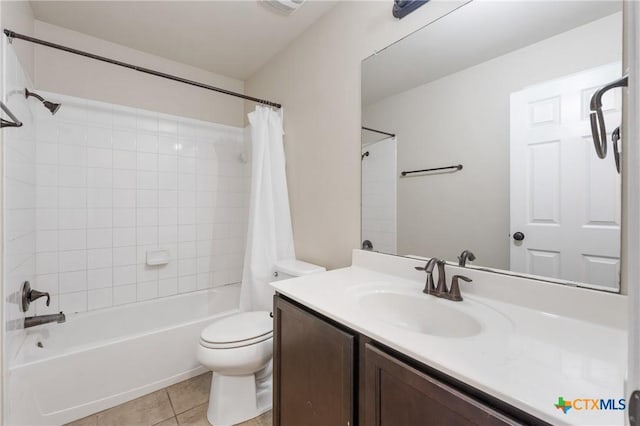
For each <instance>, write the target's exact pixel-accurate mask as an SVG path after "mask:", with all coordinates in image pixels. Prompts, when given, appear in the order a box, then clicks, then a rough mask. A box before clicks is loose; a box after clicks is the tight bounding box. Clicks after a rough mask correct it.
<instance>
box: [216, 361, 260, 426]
mask: <svg viewBox="0 0 640 426" xmlns="http://www.w3.org/2000/svg"><path fill="white" fill-rule="evenodd" d="M259 373H261V372H259ZM259 373H258V374H251V375H246V376H224V375H222V374H218V373H216V372H214V373H213V377H212V378H211V394H210V395H209V408H208V410H207V419H208V420H209V423H211V424H212V425H213V426H233V425H236V424H238V423H242V422H245V421H247V420H250V419H252V418H254V417H258V416H259V415H261V414H263V413H265V412H267V411H269V410H270V409H271V403H272V402H271V377H270V375H269V377H268V378H265V377H260V374H259Z"/></svg>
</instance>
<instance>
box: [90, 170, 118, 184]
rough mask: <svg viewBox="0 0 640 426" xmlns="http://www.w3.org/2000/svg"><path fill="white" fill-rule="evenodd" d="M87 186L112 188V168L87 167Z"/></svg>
mask: <svg viewBox="0 0 640 426" xmlns="http://www.w3.org/2000/svg"><path fill="white" fill-rule="evenodd" d="M87 187H89V188H112V187H113V170H112V169H99V168H92V167H90V168H89V169H87Z"/></svg>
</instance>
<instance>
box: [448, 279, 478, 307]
mask: <svg viewBox="0 0 640 426" xmlns="http://www.w3.org/2000/svg"><path fill="white" fill-rule="evenodd" d="M458 280H462V281H466V282H468V283H470V282H473V280H472V279H471V278H469V277H465V276H464V275H454V276H453V278H451V289H450V290H449V294H448V296H447V299H449V300H454V301H456V302H460V301H461V300H462V294H461V293H460V284H459V283H458Z"/></svg>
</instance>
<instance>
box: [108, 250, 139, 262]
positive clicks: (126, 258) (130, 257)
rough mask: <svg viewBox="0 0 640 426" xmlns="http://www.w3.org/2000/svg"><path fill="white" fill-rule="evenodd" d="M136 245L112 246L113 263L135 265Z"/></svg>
mask: <svg viewBox="0 0 640 426" xmlns="http://www.w3.org/2000/svg"><path fill="white" fill-rule="evenodd" d="M136 257H137V256H136V247H135V246H131V247H114V249H113V265H114V266H125V265H135V264H136V263H137V262H136Z"/></svg>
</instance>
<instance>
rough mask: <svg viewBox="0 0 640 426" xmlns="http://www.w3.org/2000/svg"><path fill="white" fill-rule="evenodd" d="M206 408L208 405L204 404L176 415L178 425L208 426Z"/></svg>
mask: <svg viewBox="0 0 640 426" xmlns="http://www.w3.org/2000/svg"><path fill="white" fill-rule="evenodd" d="M207 407H209V404H208V403H206V402H205V403H204V404H201V405H198V406H197V407H194V408H192V409H191V410H189V411H186V412H184V413H182V414H178V416H177V417H178V424H179V425H180V426H209V425H210V423H209V421H208V420H207Z"/></svg>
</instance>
